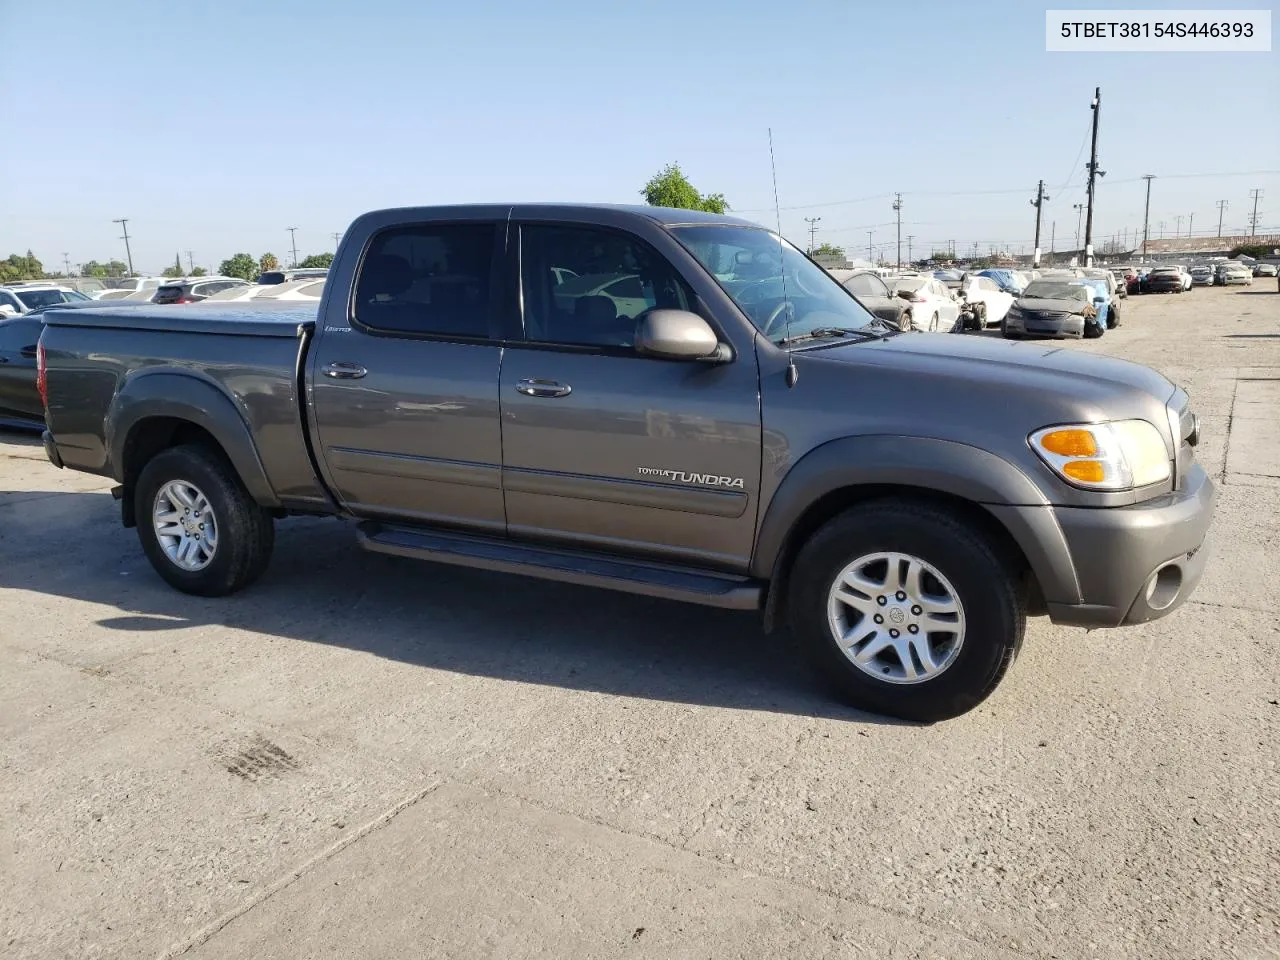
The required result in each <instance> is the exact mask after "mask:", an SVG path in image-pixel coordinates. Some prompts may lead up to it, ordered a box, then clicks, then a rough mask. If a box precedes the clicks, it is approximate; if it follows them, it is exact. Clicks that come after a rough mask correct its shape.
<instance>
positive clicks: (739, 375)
mask: <svg viewBox="0 0 1280 960" xmlns="http://www.w3.org/2000/svg"><path fill="white" fill-rule="evenodd" d="M512 235H513V243H515V242H518V244H519V248H518V252H519V287H520V294H521V297H520V303H521V304H522V311H521V316H518V317H516V318H515V321H516V322H515V325H514V329H512V331H511V336H512V339H511V341H509V344H508V348H507V352H506V356H505V357H504V359H503V363H502V381H501V391H500V398H501V400H500V403H501V407H502V447H503V487H504V491H505V495H506V507H507V520H508V529H509V531H510V533H511V534H512V535H513V536H528V537H533V538H537V539H554V540H561V541H566V542H569V543H573V544H576V545H578V546H581V547H595V548H601V549H606V550H610V551H613V552H622V553H640V554H649V555H653V556H658V557H669V558H671V559H674V560H680V561H686V562H693V563H697V564H702V565H707V566H717V567H721V568H725V569H743V568H745V567H746V565H747V563H748V562H749V560H750V556H751V547H752V540H753V533H754V530H755V516H756V506H757V500H758V493H759V484H760V457H761V430H760V403H759V384H758V377H757V372H756V359H755V355H754V353H750V352H748V353H740V354H739V355H738V356H736V358H735V359H734V360H733V361H732V362H730V363H725V364H708V363H704V362H699V361H672V360H660V359H655V358H652V357H646V356H642V355H641V354H638V353H637V352H636V351H635V349H634V347H633V343H634V335H635V328H636V321H637V319H638V317H639V316H640V315H641V314H642V313H643V312H644V311H645V310H648V309H651V308H654V307H667V308H678V309H692V308H693V307H694V306H695V298H694V295H693V293H692V292H691V289H690V287H689V285H688V284H687V282H686V281H685V280H684V278H682V277H681V276H680V274H679V273H678V271H677V270H676V269H675V267H673V266H672V265H671V264H670V263H669V262H668V261H667V260H666V259H665V258H664V257H663V256H662V255H661V254H660V253H658V252H657V250H656V249H655V248H654V247H652V246H650V245H649V244H648V243H646V242H645V241H644V240H642V239H640V238H639V237H637V236H635V235H633V234H631V233H629V232H625V231H622V230H617V229H612V228H604V227H599V226H591V225H584V224H567V223H563V224H562V223H555V222H540V223H525V224H519V225H513V233H512ZM513 269H514V268H513Z"/></svg>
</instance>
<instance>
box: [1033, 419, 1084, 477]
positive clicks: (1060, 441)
mask: <svg viewBox="0 0 1280 960" xmlns="http://www.w3.org/2000/svg"><path fill="white" fill-rule="evenodd" d="M1040 446H1042V447H1044V449H1046V450H1047V451H1049V452H1050V453H1056V454H1057V455H1058V456H1060V457H1094V456H1097V454H1098V441H1096V440H1094V439H1093V434H1092V433H1090V432H1089V431H1088V430H1055V431H1053V433H1046V434H1045V435H1044V436H1043V437H1041V438H1040ZM1077 479H1080V480H1084V479H1085V478H1084V477H1079V478H1077Z"/></svg>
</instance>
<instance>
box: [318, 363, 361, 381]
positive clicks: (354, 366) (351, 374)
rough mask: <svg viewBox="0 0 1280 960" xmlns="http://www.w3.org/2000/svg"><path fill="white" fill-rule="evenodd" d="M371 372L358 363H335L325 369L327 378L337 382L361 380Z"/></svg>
mask: <svg viewBox="0 0 1280 960" xmlns="http://www.w3.org/2000/svg"><path fill="white" fill-rule="evenodd" d="M368 372H369V371H368V370H366V369H365V368H364V367H362V366H360V364H358V363H343V362H341V361H335V362H334V363H331V364H329V365H328V366H327V367H325V368H324V371H323V373H324V375H325V376H326V377H333V379H335V380H359V379H360V378H361V377H363V376H364V375H365V374H366V373H368Z"/></svg>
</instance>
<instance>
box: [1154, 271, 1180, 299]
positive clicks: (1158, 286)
mask: <svg viewBox="0 0 1280 960" xmlns="http://www.w3.org/2000/svg"><path fill="white" fill-rule="evenodd" d="M1182 290H1183V283H1182V269H1181V268H1180V267H1156V268H1155V269H1154V270H1152V271H1151V273H1149V274H1148V275H1147V290H1146V292H1147V293H1182Z"/></svg>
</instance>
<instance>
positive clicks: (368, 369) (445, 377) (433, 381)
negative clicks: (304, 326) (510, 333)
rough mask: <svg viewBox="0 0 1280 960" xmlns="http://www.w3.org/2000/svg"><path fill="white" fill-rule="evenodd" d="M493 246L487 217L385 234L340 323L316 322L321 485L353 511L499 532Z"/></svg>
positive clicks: (313, 379) (494, 233)
mask: <svg viewBox="0 0 1280 960" xmlns="http://www.w3.org/2000/svg"><path fill="white" fill-rule="evenodd" d="M503 238H504V234H503V232H502V231H501V230H500V229H499V226H498V225H497V224H494V223H492V222H464V223H448V224H440V223H432V224H423V225H417V226H408V227H396V228H393V229H389V230H385V231H383V232H381V233H379V234H377V235H375V237H374V238H373V241H372V242H371V245H370V248H369V250H368V251H367V252H366V255H365V257H364V260H363V262H362V265H361V268H360V273H359V274H358V276H357V277H356V281H355V291H356V293H355V303H354V306H353V309H352V311H351V318H350V328H349V329H347V328H346V327H344V326H343V325H342V321H341V320H340V319H337V318H335V317H334V316H333V315H332V314H330V315H329V316H326V317H322V318H321V329H320V331H319V333H318V336H317V339H316V344H315V347H314V348H313V349H312V351H311V361H310V380H309V383H310V385H311V399H312V404H313V410H314V417H315V421H314V422H315V431H316V435H317V436H318V438H319V451H320V456H321V459H322V461H323V466H324V469H325V472H326V478H327V480H328V481H329V484H330V486H331V487H332V488H333V489H334V490H335V491H336V493H337V494H338V496H339V497H340V498H341V499H342V500H343V502H344V503H345V504H346V505H347V507H348V508H349V509H350V510H351V511H352V512H353V513H354V514H356V515H357V516H364V517H380V518H385V519H403V520H408V521H417V522H426V523H443V524H453V525H460V526H465V527H474V528H479V529H485V530H489V531H492V532H501V531H502V530H503V528H504V526H505V517H504V514H503V507H502V485H501V464H502V439H501V435H500V428H499V424H498V369H499V366H500V364H501V358H502V347H501V344H500V343H499V341H498V339H497V337H496V336H495V335H494V334H495V332H496V331H497V324H496V319H495V318H496V313H495V310H496V305H495V297H494V291H493V278H494V273H495V271H494V269H493V264H494V262H495V257H496V256H497V255H498V254H499V252H500V251H501V248H502V243H503ZM338 318H341V314H338Z"/></svg>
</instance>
